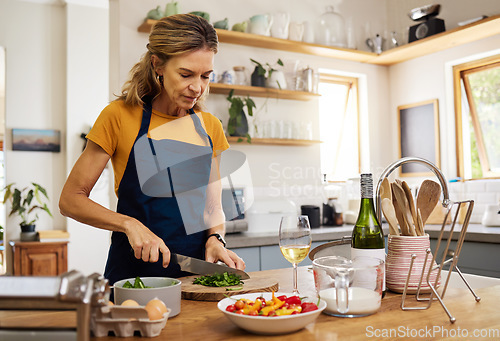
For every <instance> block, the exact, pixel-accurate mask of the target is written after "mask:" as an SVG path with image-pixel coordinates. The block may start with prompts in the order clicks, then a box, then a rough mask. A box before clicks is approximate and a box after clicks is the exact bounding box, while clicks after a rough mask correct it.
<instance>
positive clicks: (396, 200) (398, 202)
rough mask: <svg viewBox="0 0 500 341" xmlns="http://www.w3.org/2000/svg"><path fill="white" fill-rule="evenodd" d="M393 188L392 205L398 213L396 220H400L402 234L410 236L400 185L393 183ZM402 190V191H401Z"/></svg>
mask: <svg viewBox="0 0 500 341" xmlns="http://www.w3.org/2000/svg"><path fill="white" fill-rule="evenodd" d="M391 188H392V204H393V206H394V211H395V212H396V219H397V220H398V223H399V227H400V228H401V234H402V235H403V236H409V235H410V231H409V229H408V223H407V222H406V218H405V216H406V214H405V206H404V202H403V198H402V197H401V192H399V188H400V187H399V188H398V184H397V183H395V182H393V183H391ZM401 190H402V189H401Z"/></svg>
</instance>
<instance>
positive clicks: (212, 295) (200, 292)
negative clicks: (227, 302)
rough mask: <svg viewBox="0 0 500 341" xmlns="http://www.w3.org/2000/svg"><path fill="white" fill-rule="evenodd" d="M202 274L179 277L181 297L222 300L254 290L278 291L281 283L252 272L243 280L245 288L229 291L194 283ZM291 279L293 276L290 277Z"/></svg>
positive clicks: (199, 299)
mask: <svg viewBox="0 0 500 341" xmlns="http://www.w3.org/2000/svg"><path fill="white" fill-rule="evenodd" d="M197 277H200V275H196V276H189V277H182V278H179V279H180V280H181V282H182V284H181V293H182V295H181V297H182V298H183V299H186V300H195V301H220V300H222V299H223V298H225V297H226V296H232V295H239V294H248V293H252V292H263V291H278V289H279V283H278V280H276V279H274V278H269V277H268V276H263V275H261V274H260V273H257V272H255V273H252V274H251V275H250V278H249V279H245V280H243V285H241V286H242V287H243V288H242V289H241V290H237V291H227V290H226V288H225V287H221V288H219V287H206V286H204V285H200V284H193V281H194V279H195V278H197ZM290 280H291V278H290Z"/></svg>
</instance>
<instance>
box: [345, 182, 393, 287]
mask: <svg viewBox="0 0 500 341" xmlns="http://www.w3.org/2000/svg"><path fill="white" fill-rule="evenodd" d="M359 256H369V257H374V258H379V259H381V260H383V261H384V264H385V239H384V232H383V231H382V228H381V227H380V223H379V221H378V219H377V214H376V213H375V207H374V205H373V177H372V174H370V173H367V174H361V205H360V208H359V214H358V219H357V220H356V224H355V225H354V229H353V230H352V241H351V258H352V259H354V258H356V257H359ZM382 290H383V291H384V293H385V276H384V285H383V288H382Z"/></svg>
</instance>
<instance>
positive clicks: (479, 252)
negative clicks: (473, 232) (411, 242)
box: [431, 239, 500, 278]
mask: <svg viewBox="0 0 500 341" xmlns="http://www.w3.org/2000/svg"><path fill="white" fill-rule="evenodd" d="M436 242H437V240H436V239H431V249H432V250H435V248H436ZM443 248H444V245H443V241H442V242H441V246H440V249H439V250H438V254H437V255H436V261H437V262H438V263H440V262H441V258H442V257H443V255H442V251H443ZM455 248H456V241H452V242H451V243H450V250H455ZM498 259H500V244H495V243H480V242H471V241H465V242H464V244H463V245H462V250H461V251H460V255H459V257H458V268H459V269H460V271H462V272H464V273H468V274H474V275H479V276H488V277H496V278H500V263H499V262H498Z"/></svg>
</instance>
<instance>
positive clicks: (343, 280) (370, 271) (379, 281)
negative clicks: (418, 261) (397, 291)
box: [313, 256, 384, 317]
mask: <svg viewBox="0 0 500 341" xmlns="http://www.w3.org/2000/svg"><path fill="white" fill-rule="evenodd" d="M313 271H314V284H315V287H316V292H317V294H318V297H320V298H321V299H322V300H323V301H325V302H326V309H325V310H324V311H323V312H324V313H325V314H327V315H333V316H338V317H361V316H367V315H371V314H374V313H376V312H377V311H378V310H379V308H380V304H381V301H382V285H383V280H384V261H383V260H380V259H378V258H373V257H356V258H355V259H353V260H351V259H347V258H345V257H340V256H326V257H320V258H316V259H315V260H314V261H313Z"/></svg>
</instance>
